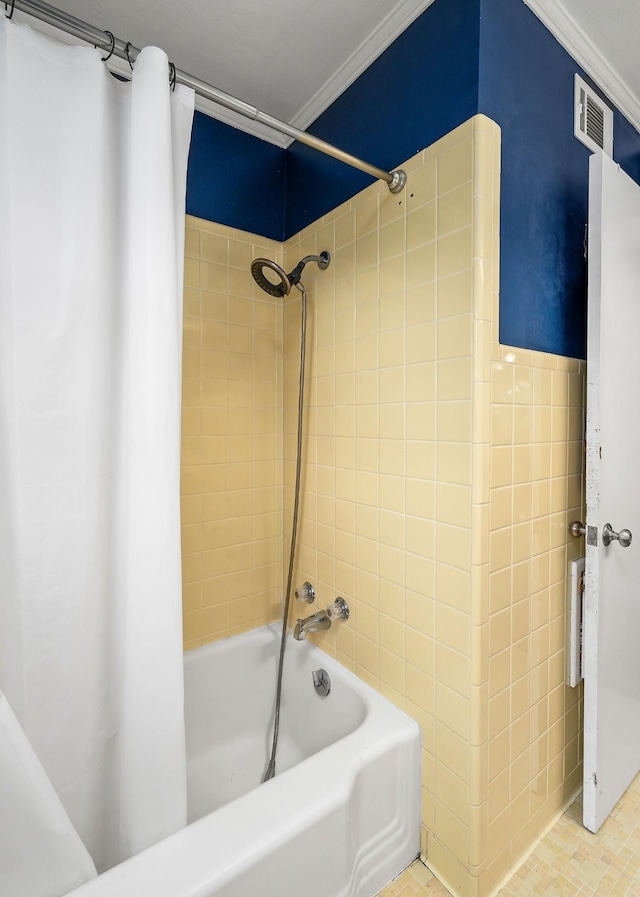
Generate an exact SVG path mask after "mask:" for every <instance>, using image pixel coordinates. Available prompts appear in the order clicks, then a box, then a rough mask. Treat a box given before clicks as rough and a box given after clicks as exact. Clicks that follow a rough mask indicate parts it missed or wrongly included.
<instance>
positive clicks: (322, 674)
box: [311, 670, 331, 698]
mask: <svg viewBox="0 0 640 897" xmlns="http://www.w3.org/2000/svg"><path fill="white" fill-rule="evenodd" d="M311 675H312V676H313V687H314V688H315V690H316V692H317V694H319V695H320V697H321V698H326V697H327V695H328V694H329V692H330V691H331V679H329V673H327V671H326V670H314V671H313V673H312V674H311Z"/></svg>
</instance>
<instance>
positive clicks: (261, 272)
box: [251, 251, 331, 298]
mask: <svg viewBox="0 0 640 897" xmlns="http://www.w3.org/2000/svg"><path fill="white" fill-rule="evenodd" d="M330 261H331V256H330V255H329V253H328V252H326V251H325V252H321V253H320V255H305V257H304V258H303V259H300V261H299V262H298V264H297V265H296V266H295V268H294V269H293V271H291V273H290V274H286V273H285V272H284V271H283V269H282V268H281V267H280V265H277V264H276V263H275V262H272V261H271V260H270V259H262V258H260V259H254V260H253V261H252V262H251V274H252V275H253V279H254V280H255V282H256V283H257V284H258V286H259V287H260V289H261V290H264V291H265V293H268V294H269V295H270V296H277V297H278V298H282V297H283V296H288V295H289V292H290V291H291V287H293V286H295V285H296V284H298V283H300V278H301V277H302V272H303V270H304V266H305V265H306V264H307V263H308V262H315V263H316V264H317V265H318V268H320V270H321V271H324V269H325V268H328V267H329V263H330ZM265 269H267V270H269V271H273V273H274V274H275V275H276V277H277V278H278V280H279V281H280V282H279V283H278V281H273V280H272V279H271V278H270V277H267V275H266V274H265Z"/></svg>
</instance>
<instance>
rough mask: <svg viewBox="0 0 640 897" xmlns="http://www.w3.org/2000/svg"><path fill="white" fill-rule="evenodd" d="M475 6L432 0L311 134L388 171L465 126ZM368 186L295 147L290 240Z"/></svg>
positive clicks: (474, 94) (476, 1)
mask: <svg viewBox="0 0 640 897" xmlns="http://www.w3.org/2000/svg"><path fill="white" fill-rule="evenodd" d="M479 17H480V0H437V2H435V3H434V4H433V5H432V6H430V7H429V8H428V9H427V10H425V12H424V13H423V14H422V15H421V16H420V17H419V18H418V19H416V21H415V22H413V23H412V24H411V25H410V26H409V27H408V28H407V29H406V31H404V32H403V33H402V34H401V35H400V36H399V37H398V38H397V39H396V40H395V41H394V42H393V43H392V44H391V46H390V47H388V48H387V50H386V51H385V52H384V53H383V54H382V55H381V56H380V57H379V58H378V59H377V60H375V61H374V62H373V63H372V64H371V65H370V66H369V68H368V69H366V71H364V72H363V73H362V75H360V77H359V78H358V79H357V80H356V81H355V82H354V83H353V84H352V85H351V86H350V87H349V88H347V90H346V91H345V92H344V93H343V94H342V95H341V96H340V97H338V99H337V100H335V102H334V103H332V105H331V106H330V107H329V108H328V109H327V110H326V112H324V113H323V114H322V115H321V116H320V117H319V118H317V119H316V121H315V122H314V123H313V124H312V125H311V126H310V127H309V128H308V131H309V132H310V133H311V134H314V135H315V136H317V137H321V138H322V139H323V140H327V141H328V142H329V143H333V144H335V145H336V146H338V147H340V149H343V150H346V151H347V152H349V153H351V154H352V155H354V156H358V157H359V158H361V159H366V161H367V162H370V163H371V164H373V165H377V166H379V167H380V168H383V169H385V170H387V171H390V170H392V169H393V168H396V167H397V166H398V165H400V164H401V163H402V162H404V161H405V160H406V159H409V158H410V157H411V156H413V155H415V153H417V152H418V151H419V150H421V149H424V148H425V147H427V146H429V145H430V144H431V143H433V142H434V141H436V140H438V139H439V138H440V137H442V136H443V135H444V134H446V133H448V132H449V131H451V130H452V129H453V128H455V127H457V126H458V125H460V124H462V122H464V121H466V120H467V119H468V118H470V117H471V116H472V115H475V113H476V112H477V108H478V52H479V40H480V18H479ZM370 183H372V179H371V178H370V177H369V176H368V175H365V174H362V173H361V172H359V171H356V170H354V169H352V168H348V167H347V166H345V165H343V164H341V163H339V162H336V161H335V160H333V159H330V158H328V157H326V156H322V155H321V154H319V153H317V152H314V151H313V150H310V149H309V148H308V147H305V146H303V145H301V144H297V143H295V144H292V146H291V147H290V148H289V150H288V152H287V201H286V219H285V229H286V235H287V237H289V236H291V235H293V234H296V233H297V232H298V231H299V230H301V229H302V228H303V227H305V226H306V225H307V224H309V223H311V222H312V221H315V220H316V219H317V218H319V217H320V216H321V215H324V214H325V213H326V212H328V211H330V210H331V209H334V208H335V207H336V206H338V205H340V204H341V203H343V202H345V201H346V200H347V199H350V198H351V197H352V196H354V195H355V194H356V193H358V192H359V191H360V190H362V189H364V188H365V187H366V186H368V185H369V184H370Z"/></svg>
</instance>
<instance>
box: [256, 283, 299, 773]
mask: <svg viewBox="0 0 640 897" xmlns="http://www.w3.org/2000/svg"><path fill="white" fill-rule="evenodd" d="M296 287H297V288H298V290H300V292H301V294H302V327H301V333H300V384H299V387H298V447H297V455H296V482H295V489H294V499H293V521H292V524H291V548H290V551H289V572H288V574H287V589H286V592H285V598H284V610H283V614H282V633H281V636H280V656H279V659H278V680H277V686H276V710H275V717H274V722H273V742H272V746H271V757H270V759H269V765H268V766H267V771H266V772H265V774H264V776H263V779H262V781H263V782H266V781H268V780H269V779H272V778H273V777H274V776H275V774H276V751H277V749H278V731H279V728H280V700H281V697H282V670H283V666H284V649H285V643H286V637H287V621H288V619H289V603H290V600H291V584H292V581H293V564H294V560H295V554H296V539H297V532H298V509H299V507H300V474H301V470H302V414H303V408H304V362H305V355H306V341H307V291H306V290H305V288H304V284H303V283H302V282H298V283H297V284H296Z"/></svg>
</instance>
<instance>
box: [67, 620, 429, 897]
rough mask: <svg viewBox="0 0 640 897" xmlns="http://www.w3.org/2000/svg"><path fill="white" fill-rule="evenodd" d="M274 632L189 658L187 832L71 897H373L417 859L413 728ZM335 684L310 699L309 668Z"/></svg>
mask: <svg viewBox="0 0 640 897" xmlns="http://www.w3.org/2000/svg"><path fill="white" fill-rule="evenodd" d="M279 633H280V626H279V624H276V625H274V626H267V627H264V628H262V629H258V630H254V631H253V632H250V633H247V634H245V635H240V636H236V637H235V638H231V639H228V640H226V641H222V642H216V643H214V644H211V645H206V646H205V647H202V648H197V649H195V650H193V651H190V652H189V653H188V654H186V655H185V719H186V728H187V758H188V806H189V825H187V827H186V828H184V829H182V830H181V831H179V832H176V833H175V834H174V835H171V836H170V837H168V838H165V839H164V840H163V841H161V842H159V843H158V844H155V845H154V846H153V847H150V848H148V849H147V850H144V851H142V852H141V853H139V854H138V855H137V856H135V857H132V858H131V859H129V860H127V861H126V862H124V863H121V864H120V865H119V866H116V867H115V868H113V869H111V870H109V871H108V872H105V873H104V874H103V875H101V876H99V877H98V878H96V879H94V880H93V881H91V882H88V883H87V884H85V885H82V886H81V887H79V888H76V889H75V890H73V891H71V892H69V894H70V895H72V897H107V895H109V897H116V895H117V897H214V895H219V897H252V895H256V897H299V895H304V897H373V895H374V894H376V893H377V892H378V891H379V890H380V889H381V888H383V887H384V886H385V885H386V884H388V882H389V881H391V879H392V878H394V877H395V876H396V875H397V874H398V873H399V872H401V871H402V869H404V868H405V867H406V866H407V865H408V864H409V863H410V862H411V861H412V860H413V859H415V857H417V855H418V853H419V824H420V818H419V813H420V811H419V806H420V800H419V795H420V732H419V728H418V725H417V723H416V722H415V721H414V720H412V719H410V718H409V717H408V716H406V715H405V714H404V713H402V712H401V711H400V710H398V709H397V708H396V707H394V706H393V705H392V704H391V703H389V702H388V701H387V700H385V699H384V698H383V697H381V695H379V694H378V693H377V692H375V691H374V690H373V689H371V688H369V687H368V686H367V685H365V684H364V683H363V682H361V681H360V680H359V679H358V678H357V677H356V676H354V675H353V674H352V673H350V672H349V671H348V670H346V669H345V668H344V667H343V666H341V665H340V664H339V663H337V662H336V661H334V660H333V659H332V658H330V657H328V656H327V655H326V654H325V653H324V652H322V651H320V650H319V649H318V648H316V647H315V646H314V645H312V644H310V643H308V642H296V641H294V639H293V638H291V637H289V638H288V643H287V649H286V655H285V663H284V686H283V699H282V709H281V717H280V738H279V748H278V755H277V766H276V777H275V778H274V779H271V780H270V781H268V782H265V783H264V784H260V780H261V776H262V774H263V772H264V770H265V768H266V764H267V760H268V756H269V751H270V737H271V731H272V723H273V714H274V695H275V676H276V667H277V653H278V642H279ZM319 668H323V669H325V670H326V671H327V672H328V674H329V676H330V679H331V691H330V693H329V695H328V696H327V697H324V698H323V697H320V696H319V695H318V694H316V691H315V688H314V685H313V677H312V672H313V671H314V670H317V669H319Z"/></svg>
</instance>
